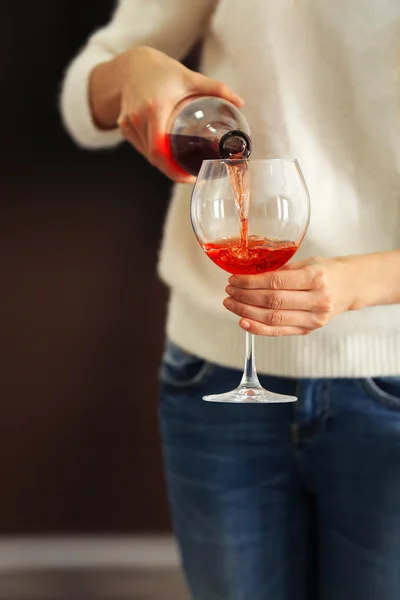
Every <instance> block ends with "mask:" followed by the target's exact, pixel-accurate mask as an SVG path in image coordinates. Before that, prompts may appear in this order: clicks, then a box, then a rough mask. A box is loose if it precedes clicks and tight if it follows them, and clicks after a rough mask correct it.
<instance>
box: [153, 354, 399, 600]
mask: <svg viewBox="0 0 400 600" xmlns="http://www.w3.org/2000/svg"><path fill="white" fill-rule="evenodd" d="M240 377H241V374H240V373H239V372H238V371H236V370H233V369H226V368H222V367H219V366H217V365H215V364H211V363H208V362H206V361H204V360H202V359H200V358H198V357H195V356H192V355H190V354H187V353H185V352H183V351H181V350H180V349H179V348H177V347H176V346H174V345H173V344H171V343H168V344H167V347H166V352H165V354H164V358H163V362H162V366H161V371H160V379H161V398H160V409H159V410H160V425H161V435H162V442H163V450H164V460H165V473H166V479H167V485H168V491H169V498H170V506H171V514H172V519H173V524H174V529H175V533H176V536H177V539H178V543H179V547H180V551H181V556H182V563H183V567H184V571H185V575H186V578H187V581H188V584H189V587H190V590H191V593H192V598H193V599H194V600H314V599H318V600H400V377H396V378H381V379H374V380H372V379H358V380H357V379H301V380H293V379H292V380H291V379H283V378H276V377H261V378H260V379H261V383H262V384H263V385H264V386H265V387H267V388H269V389H271V390H273V391H275V392H281V393H289V394H297V396H298V398H299V400H298V402H296V403H293V404H281V405H278V404H274V405H265V404H260V405H251V404H213V403H207V402H204V401H203V400H202V395H203V394H204V393H214V392H225V391H228V390H229V389H232V388H234V387H235V386H236V385H237V384H238V383H239V380H240Z"/></svg>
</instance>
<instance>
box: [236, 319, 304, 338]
mask: <svg viewBox="0 0 400 600" xmlns="http://www.w3.org/2000/svg"><path fill="white" fill-rule="evenodd" d="M239 325H240V327H241V328H242V329H244V330H245V331H248V332H249V333H253V334H254V335H264V336H269V337H283V336H286V335H307V333H310V330H309V329H302V328H301V327H285V326H283V327H271V326H270V325H265V324H264V323H259V322H258V321H252V320H251V319H241V320H240V321H239Z"/></svg>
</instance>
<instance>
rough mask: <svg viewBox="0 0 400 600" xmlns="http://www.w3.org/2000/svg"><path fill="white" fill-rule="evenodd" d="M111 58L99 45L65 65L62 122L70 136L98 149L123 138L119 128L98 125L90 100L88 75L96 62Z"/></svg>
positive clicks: (83, 144)
mask: <svg viewBox="0 0 400 600" xmlns="http://www.w3.org/2000/svg"><path fill="white" fill-rule="evenodd" d="M112 58H114V55H113V54H111V53H110V52H107V51H105V50H101V49H99V48H90V47H89V48H87V49H86V50H85V51H84V52H83V53H82V54H80V55H79V56H78V58H76V59H75V60H74V61H73V62H72V63H71V65H70V66H69V67H68V69H67V72H66V75H65V78H64V82H63V85H62V89H61V96H60V110H61V116H62V120H63V123H64V126H65V127H66V129H67V130H68V132H69V134H70V135H71V137H72V138H73V140H74V141H75V142H76V143H77V144H78V145H79V146H82V147H83V148H91V149H100V148H111V147H114V146H117V145H118V144H119V143H121V142H122V141H124V138H123V136H122V135H121V132H120V130H119V128H116V129H111V130H103V129H99V128H98V127H97V125H96V124H95V123H94V121H93V117H92V113H91V109H90V103H89V77H90V74H91V72H92V70H93V69H94V67H95V66H96V65H98V64H99V63H102V62H106V61H108V60H111V59H112Z"/></svg>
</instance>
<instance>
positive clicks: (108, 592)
mask: <svg viewBox="0 0 400 600" xmlns="http://www.w3.org/2000/svg"><path fill="white" fill-rule="evenodd" d="M0 600H189V595H188V593H187V591H186V588H185V584H184V582H183V579H182V575H181V573H180V571H179V569H178V568H176V567H169V568H156V569H155V568H148V569H146V568H141V569H123V570H117V569H110V570H105V569H101V570H95V569H91V570H85V569H79V570H75V571H70V570H60V571H53V570H52V571H51V572H46V571H37V570H35V571H34V572H31V573H29V572H12V571H10V572H4V571H3V572H2V573H1V574H0Z"/></svg>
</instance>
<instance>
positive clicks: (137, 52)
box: [61, 0, 400, 600]
mask: <svg viewBox="0 0 400 600" xmlns="http://www.w3.org/2000/svg"><path fill="white" fill-rule="evenodd" d="M384 8H385V10H382V9H381V8H379V7H378V3H377V2H375V1H372V0H366V2H364V3H363V12H362V14H360V10H359V7H357V3H354V2H351V1H350V0H337V1H336V2H331V1H330V0H316V1H314V2H310V1H309V0H268V1H265V2H257V1H256V0H247V1H246V2H243V1H241V2H239V1H238V0H219V1H218V0H191V2H187V0H120V2H119V3H118V5H117V7H116V10H115V13H114V15H113V17H112V19H111V21H110V23H109V24H108V25H107V26H106V27H104V28H102V29H100V30H99V31H97V32H95V33H94V34H93V35H92V36H91V37H90V39H89V40H88V41H87V43H86V45H85V47H84V48H83V49H82V50H81V52H80V53H79V54H78V56H77V57H76V58H75V59H74V60H73V61H72V63H71V64H70V66H69V67H68V70H67V72H66V75H65V79H64V82H63V87H62V93H61V109H62V115H63V119H64V122H65V125H66V127H67V129H68V130H69V132H70V134H71V136H72V137H73V138H74V139H75V140H76V142H77V143H78V144H80V145H81V146H84V147H87V148H106V147H112V146H114V145H117V144H119V143H121V142H122V141H123V140H124V139H126V140H128V141H129V142H130V143H131V144H132V145H133V146H134V147H135V148H136V149H137V150H138V151H139V152H141V153H142V154H143V155H144V156H146V157H147V158H148V159H149V160H150V161H151V162H152V164H154V165H155V166H156V167H158V168H159V169H160V170H161V171H163V172H164V173H165V174H166V175H168V176H169V177H171V178H172V179H174V180H175V181H176V182H177V185H176V186H175V188H174V193H173V197H172V201H171V205H170V208H169V213H168V217H167V222H166V226H165V232H164V238H163V243H162V249H161V256H160V264H159V272H160V275H161V277H162V279H163V280H164V281H165V282H166V283H167V284H168V285H169V287H170V290H171V295H170V303H169V312H168V320H167V327H166V331H167V340H168V341H167V344H166V351H165V355H164V358H163V364H162V368H161V402H160V419H161V432H162V440H163V447H164V454H165V470H166V477H167V482H168V489H169V495H170V501H171V511H172V516H173V521H174V527H175V532H176V535H177V538H178V541H179V545H180V549H181V553H182V561H183V565H184V570H185V573H186V577H187V580H188V583H189V586H190V589H191V592H192V597H193V598H194V599H195V600H248V599H249V598H253V599H254V600H255V599H256V598H257V599H260V600H261V599H262V600H289V599H290V600H292V599H293V598H296V599H297V600H309V599H310V598H318V599H319V600H354V598H355V597H359V598H362V600H398V598H399V597H400V508H399V507H400V307H399V306H398V304H399V302H400V252H399V250H398V248H399V247H400V227H399V217H400V203H399V195H400V191H399V190H400V144H399V143H398V136H399V130H400V82H399V76H398V75H399V72H400V52H399V45H398V31H399V28H400V7H399V4H398V2H397V1H396V0H386V2H385V7H384ZM200 37H202V38H203V39H204V46H203V54H202V59H201V71H202V74H199V73H194V72H191V71H189V70H188V69H186V68H185V67H183V66H182V65H181V64H180V63H179V62H177V59H178V60H179V59H180V58H181V57H182V56H184V54H185V53H186V52H187V50H188V49H189V47H190V46H192V44H193V43H194V42H195V41H196V40H197V39H199V38H200ZM187 94H199V95H217V96H221V97H224V98H227V99H228V100H230V101H232V102H233V103H235V104H236V105H237V106H238V107H241V108H242V110H243V112H244V114H245V116H246V117H247V119H248V121H249V123H250V126H251V129H252V140H253V148H254V151H253V156H254V157H258V158H260V157H261V158H266V157H281V156H295V157H297V158H298V160H299V162H300V165H301V167H302V170H303V173H304V176H305V179H306V181H307V184H308V187H309V190H310V195H311V199H312V218H311V223H310V227H309V230H308V234H307V236H306V239H305V240H304V242H303V244H302V247H301V249H300V250H299V252H298V253H297V255H296V257H295V260H294V261H293V262H292V263H291V264H290V265H288V266H287V267H286V268H284V269H283V270H282V271H280V272H279V276H278V277H277V276H276V275H271V274H266V275H256V276H248V277H237V278H234V279H231V281H230V284H229V286H228V287H227V290H226V292H227V294H226V293H225V292H224V289H225V287H226V286H227V283H228V282H227V281H226V278H225V276H224V274H223V272H222V271H220V270H219V269H218V267H216V266H215V265H213V263H212V262H211V261H210V260H209V259H208V258H207V257H206V256H205V255H204V254H203V252H202V250H201V249H200V248H199V246H198V244H197V241H196V240H195V237H194V235H193V232H192V230H191V225H190V223H189V219H188V217H187V214H188V203H189V199H190V195H191V189H192V186H191V184H192V183H193V179H192V178H190V177H185V176H183V175H181V174H179V173H177V172H176V171H175V170H174V167H173V165H171V164H169V163H168V161H167V160H166V159H165V156H164V153H163V146H162V140H163V134H164V133H165V131H166V123H167V121H168V117H169V115H170V114H171V112H172V110H173V108H174V106H175V105H176V103H177V102H178V101H179V100H181V99H182V97H184V96H186V95H187ZM242 99H244V100H245V104H244V103H243V100H242ZM243 104H244V105H243ZM316 257H320V258H316ZM227 309H228V310H227ZM237 316H239V317H240V321H239V325H240V327H241V328H242V329H247V330H250V331H252V332H254V333H256V334H259V336H260V337H259V338H258V339H257V343H258V345H259V347H258V350H257V364H258V369H259V372H260V373H262V374H263V376H262V377H261V382H262V383H263V384H264V385H265V386H266V387H268V388H269V389H272V390H274V391H277V392H281V393H297V395H298V397H299V401H298V402H297V403H295V404H294V405H275V406H271V405H248V404H242V405H231V404H228V405H225V404H208V403H206V402H203V401H202V400H201V397H202V396H203V394H204V393H213V392H219V391H226V390H229V389H232V388H233V387H234V386H235V385H236V384H237V383H238V381H239V379H240V369H241V367H242V361H243V331H242V330H241V329H240V327H237ZM305 334H309V335H305Z"/></svg>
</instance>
